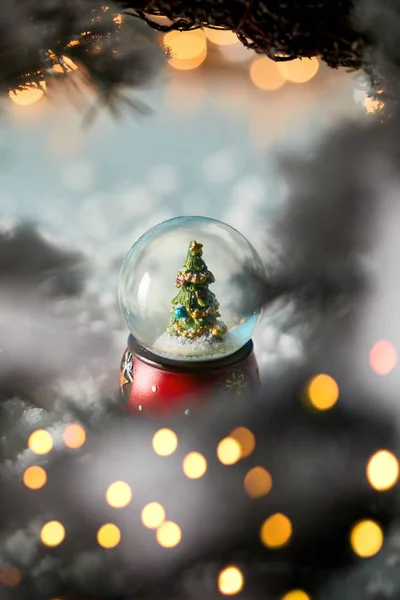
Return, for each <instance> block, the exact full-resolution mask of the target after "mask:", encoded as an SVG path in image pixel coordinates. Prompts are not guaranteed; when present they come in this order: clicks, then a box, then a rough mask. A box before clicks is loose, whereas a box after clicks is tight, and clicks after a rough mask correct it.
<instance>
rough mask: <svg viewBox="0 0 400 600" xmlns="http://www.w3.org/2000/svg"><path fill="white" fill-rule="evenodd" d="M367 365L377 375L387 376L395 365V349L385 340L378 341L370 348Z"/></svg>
mask: <svg viewBox="0 0 400 600" xmlns="http://www.w3.org/2000/svg"><path fill="white" fill-rule="evenodd" d="M369 363H370V365H371V368H372V370H373V371H375V373H376V374H377V375H387V374H388V373H390V371H393V369H394V368H395V366H396V364H397V352H396V348H395V347H394V346H393V344H392V343H391V342H388V341H387V340H379V341H378V342H376V344H374V345H373V346H372V348H371V351H370V353H369Z"/></svg>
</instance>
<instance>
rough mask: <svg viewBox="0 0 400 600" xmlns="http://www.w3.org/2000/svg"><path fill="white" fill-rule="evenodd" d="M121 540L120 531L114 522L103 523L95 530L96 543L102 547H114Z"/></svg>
mask: <svg viewBox="0 0 400 600" xmlns="http://www.w3.org/2000/svg"><path fill="white" fill-rule="evenodd" d="M120 541H121V532H120V530H119V528H118V527H117V526H116V525H114V523H105V524H104V525H102V526H101V527H100V529H99V530H98V532H97V543H98V544H99V546H101V547H102V548H106V549H110V548H115V547H116V546H118V544H119V543H120Z"/></svg>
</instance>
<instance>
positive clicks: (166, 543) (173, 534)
mask: <svg viewBox="0 0 400 600" xmlns="http://www.w3.org/2000/svg"><path fill="white" fill-rule="evenodd" d="M156 537H157V542H158V543H159V544H160V546H162V547H163V548H174V547H175V546H177V545H178V544H179V542H180V541H181V539H182V531H181V528H180V527H179V525H177V524H176V523H173V522H172V521H165V523H163V524H162V525H160V527H159V528H158V529H157V534H156Z"/></svg>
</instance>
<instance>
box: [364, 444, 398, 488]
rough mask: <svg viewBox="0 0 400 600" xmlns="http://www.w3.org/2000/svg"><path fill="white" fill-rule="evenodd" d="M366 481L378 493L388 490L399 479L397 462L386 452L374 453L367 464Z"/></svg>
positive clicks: (392, 455)
mask: <svg viewBox="0 0 400 600" xmlns="http://www.w3.org/2000/svg"><path fill="white" fill-rule="evenodd" d="M367 479H368V481H369V483H370V484H371V486H372V487H373V488H374V489H376V490H379V491H384V490H389V489H390V488H391V487H393V486H394V485H395V484H396V483H397V481H398V479H399V461H398V460H397V458H396V457H395V456H394V454H392V453H391V452H389V451H388V450H379V451H378V452H375V454H374V455H373V456H371V458H370V459H369V461H368V464H367Z"/></svg>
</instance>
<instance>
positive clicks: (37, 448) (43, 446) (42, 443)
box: [28, 429, 53, 454]
mask: <svg viewBox="0 0 400 600" xmlns="http://www.w3.org/2000/svg"><path fill="white" fill-rule="evenodd" d="M28 448H30V450H32V452H34V453H35V454H47V453H48V452H50V450H51V449H52V448H53V438H52V437H51V435H50V433H49V432H48V431H46V430H45V429H37V430H36V431H34V432H33V433H32V434H31V435H30V436H29V439H28Z"/></svg>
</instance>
